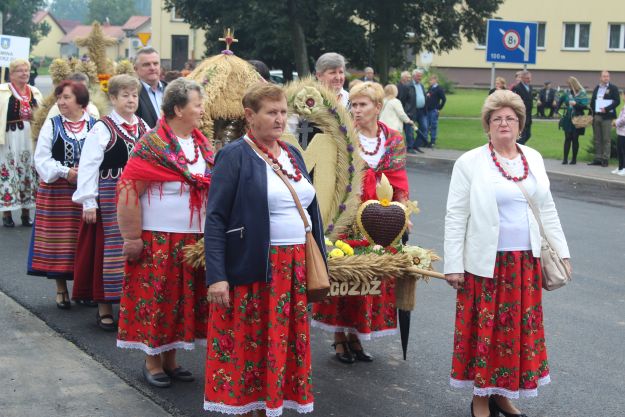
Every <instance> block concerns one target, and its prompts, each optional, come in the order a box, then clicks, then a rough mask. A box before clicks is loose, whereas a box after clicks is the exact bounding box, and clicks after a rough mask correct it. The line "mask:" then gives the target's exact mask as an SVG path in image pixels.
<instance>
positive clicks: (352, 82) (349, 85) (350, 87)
mask: <svg viewBox="0 0 625 417" xmlns="http://www.w3.org/2000/svg"><path fill="white" fill-rule="evenodd" d="M362 83H363V81H362V80H359V79H358V78H354V79H353V80H351V81H350V82H349V84H347V89H348V90H349V91H352V88H354V87H356V86H357V85H358V84H362Z"/></svg>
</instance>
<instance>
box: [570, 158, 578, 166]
mask: <svg viewBox="0 0 625 417" xmlns="http://www.w3.org/2000/svg"><path fill="white" fill-rule="evenodd" d="M575 164H577V161H576V160H575V159H571V162H569V165H575Z"/></svg>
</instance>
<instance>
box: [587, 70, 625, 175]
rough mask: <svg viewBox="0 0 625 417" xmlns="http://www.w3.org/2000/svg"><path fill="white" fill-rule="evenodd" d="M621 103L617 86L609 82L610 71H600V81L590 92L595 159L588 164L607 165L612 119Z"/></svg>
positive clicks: (614, 117)
mask: <svg viewBox="0 0 625 417" xmlns="http://www.w3.org/2000/svg"><path fill="white" fill-rule="evenodd" d="M619 104H621V98H620V97H619V94H618V88H617V87H616V86H615V85H614V84H611V83H610V73H609V72H608V71H602V72H601V78H600V83H599V85H598V86H596V87H595V89H594V90H593V92H592V98H591V99H590V108H591V109H592V112H593V114H594V119H593V121H592V131H593V139H594V142H595V159H594V160H593V161H592V162H591V163H589V164H588V165H601V166H602V167H607V166H608V162H609V160H610V147H611V145H612V138H611V133H612V120H614V119H616V108H617V107H618V105H619Z"/></svg>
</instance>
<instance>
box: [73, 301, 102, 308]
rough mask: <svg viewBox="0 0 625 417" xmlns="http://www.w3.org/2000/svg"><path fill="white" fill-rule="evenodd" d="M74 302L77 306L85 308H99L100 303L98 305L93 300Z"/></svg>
mask: <svg viewBox="0 0 625 417" xmlns="http://www.w3.org/2000/svg"><path fill="white" fill-rule="evenodd" d="M74 302H75V303H76V304H80V305H81V306H85V307H97V306H98V303H96V302H95V301H93V300H74Z"/></svg>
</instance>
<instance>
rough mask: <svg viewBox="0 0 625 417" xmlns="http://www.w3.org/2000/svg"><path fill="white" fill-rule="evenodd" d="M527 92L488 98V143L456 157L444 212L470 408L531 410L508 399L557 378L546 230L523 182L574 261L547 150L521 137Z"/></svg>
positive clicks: (477, 412)
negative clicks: (547, 300) (546, 312)
mask: <svg viewBox="0 0 625 417" xmlns="http://www.w3.org/2000/svg"><path fill="white" fill-rule="evenodd" d="M525 117H526V116H525V107H524V105H523V101H522V100H521V98H520V97H519V96H518V95H516V94H515V93H513V92H511V91H507V90H498V91H495V92H494V93H493V94H491V95H490V96H488V97H487V98H486V101H485V102H484V106H483V108H482V125H483V127H484V131H485V132H486V133H487V135H488V138H489V143H488V144H486V145H484V146H480V147H479V148H476V149H473V150H471V151H469V152H467V153H465V154H464V155H462V156H461V157H460V158H458V160H457V161H456V163H455V165H454V169H453V173H452V177H451V183H450V186H449V195H448V198H447V215H446V217H445V249H444V251H445V277H446V279H447V281H448V283H449V284H450V285H451V286H452V287H454V288H455V289H457V290H458V294H457V299H456V324H455V332H454V353H453V358H452V371H451V380H450V383H451V385H452V386H453V387H457V388H463V387H469V388H472V389H473V401H472V403H471V415H472V416H477V417H486V416H489V415H492V416H498V415H499V413H501V414H503V415H504V416H506V417H509V416H524V414H521V413H520V411H519V410H518V409H517V408H516V407H515V406H514V405H513V404H512V402H511V401H510V399H514V398H519V396H526V397H533V396H536V395H537V388H538V386H540V385H544V384H547V383H549V381H550V378H549V365H548V362H547V351H546V348H545V334H544V328H543V321H542V319H543V315H542V288H541V282H542V276H541V269H540V244H541V237H540V231H539V227H538V223H537V220H536V219H535V218H534V216H533V214H532V211H531V209H530V207H529V205H528V204H527V200H526V199H525V197H524V196H523V193H522V192H521V190H520V188H519V187H518V185H519V184H521V185H522V186H523V187H524V188H525V189H526V190H527V192H528V193H529V195H530V196H531V198H532V200H533V201H534V203H535V204H536V206H537V207H538V208H539V209H540V216H541V218H542V222H543V225H544V229H545V233H547V235H548V237H549V240H550V242H551V243H552V245H553V246H554V249H555V250H556V251H557V252H558V254H559V255H560V256H561V257H562V258H565V259H566V262H567V265H568V267H569V268H570V263H569V261H568V258H569V250H568V247H567V244H566V239H565V237H564V233H563V232H562V227H561V225H560V219H559V217H558V213H557V211H556V207H555V204H554V202H553V198H552V196H551V192H550V190H549V179H548V178H547V174H546V172H545V166H544V163H543V160H542V157H541V156H540V154H539V153H538V152H536V151H535V150H533V149H531V148H528V147H527V146H523V145H518V144H517V143H516V139H517V138H518V137H519V134H520V130H521V127H522V126H524V124H525Z"/></svg>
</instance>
